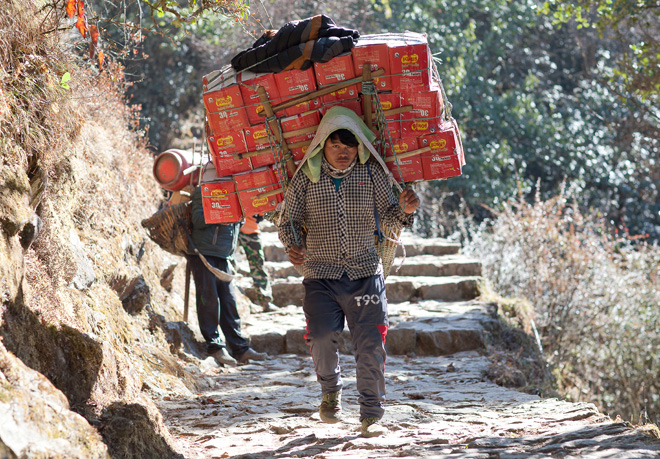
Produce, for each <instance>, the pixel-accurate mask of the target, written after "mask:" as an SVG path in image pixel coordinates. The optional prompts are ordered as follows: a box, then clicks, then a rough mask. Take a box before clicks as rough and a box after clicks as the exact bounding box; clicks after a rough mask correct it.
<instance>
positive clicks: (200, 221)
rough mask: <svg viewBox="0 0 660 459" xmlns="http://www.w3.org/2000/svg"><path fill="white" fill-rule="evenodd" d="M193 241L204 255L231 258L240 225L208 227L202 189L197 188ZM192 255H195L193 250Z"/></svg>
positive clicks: (193, 198)
mask: <svg viewBox="0 0 660 459" xmlns="http://www.w3.org/2000/svg"><path fill="white" fill-rule="evenodd" d="M192 224H193V229H192V240H193V243H194V244H195V247H197V250H199V251H200V253H201V254H202V255H205V256H206V255H210V256H214V257H220V258H231V257H232V256H233V255H234V250H235V249H236V241H237V239H238V232H239V229H240V223H229V224H226V225H221V224H211V225H207V224H206V222H205V221H204V208H203V207H202V188H201V187H197V188H195V192H194V193H193V197H192ZM191 253H194V251H193V250H191Z"/></svg>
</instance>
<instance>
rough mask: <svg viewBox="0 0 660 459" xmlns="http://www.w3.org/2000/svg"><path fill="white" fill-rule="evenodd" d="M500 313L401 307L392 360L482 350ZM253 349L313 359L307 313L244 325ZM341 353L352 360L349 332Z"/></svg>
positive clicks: (395, 309)
mask: <svg viewBox="0 0 660 459" xmlns="http://www.w3.org/2000/svg"><path fill="white" fill-rule="evenodd" d="M496 316H497V307H496V306H495V305H492V304H489V303H483V302H478V301H469V302H455V303H441V302H438V301H432V300H431V301H422V302H419V303H410V302H406V303H401V304H397V305H392V307H391V308H390V328H389V330H388V334H387V339H386V348H387V352H388V354H390V355H436V356H437V355H449V354H454V353H456V352H463V351H470V350H477V349H483V348H484V347H485V342H486V335H487V334H488V333H489V332H491V331H492V330H494V329H496V327H498V326H499V322H498V321H497V319H496ZM244 328H245V331H246V332H247V334H248V335H249V336H250V341H251V345H252V347H254V348H255V349H256V350H257V351H260V352H268V353H269V354H300V355H308V354H309V349H308V347H307V344H306V343H305V338H304V336H305V317H304V314H303V312H302V308H300V307H297V306H287V307H286V308H281V309H280V310H278V311H275V312H269V313H260V314H255V315H252V316H250V317H249V318H248V319H247V320H245V321H244ZM339 351H340V352H341V353H343V354H352V353H353V346H352V342H351V336H350V332H349V331H348V329H347V328H346V329H344V331H343V333H342V334H341V335H340V337H339Z"/></svg>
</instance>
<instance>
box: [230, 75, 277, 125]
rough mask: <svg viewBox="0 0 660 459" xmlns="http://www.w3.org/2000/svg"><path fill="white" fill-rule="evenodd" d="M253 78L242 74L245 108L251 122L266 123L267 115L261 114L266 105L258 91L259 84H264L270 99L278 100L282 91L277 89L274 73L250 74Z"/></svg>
mask: <svg viewBox="0 0 660 459" xmlns="http://www.w3.org/2000/svg"><path fill="white" fill-rule="evenodd" d="M249 76H250V77H251V78H249V79H246V76H245V74H242V78H241V83H240V84H239V87H240V89H241V96H242V97H243V102H244V103H245V110H246V112H247V117H248V120H249V121H250V124H259V123H264V121H265V117H264V116H262V115H260V113H261V112H263V111H264V106H263V104H262V103H261V99H260V98H259V94H258V93H257V86H262V87H263V88H264V89H265V90H266V94H268V100H270V101H276V100H278V99H279V98H280V92H279V90H278V89H277V83H276V82H275V75H274V74H272V73H266V74H254V73H252V74H249Z"/></svg>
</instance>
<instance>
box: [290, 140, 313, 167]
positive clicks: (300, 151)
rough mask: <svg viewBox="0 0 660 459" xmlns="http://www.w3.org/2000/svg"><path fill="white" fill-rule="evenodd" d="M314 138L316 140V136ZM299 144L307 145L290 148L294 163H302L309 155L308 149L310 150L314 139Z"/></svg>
mask: <svg viewBox="0 0 660 459" xmlns="http://www.w3.org/2000/svg"><path fill="white" fill-rule="evenodd" d="M312 138H314V136H312ZM298 143H304V144H305V145H301V146H298V147H296V146H295V144H294V145H293V146H289V151H290V152H291V154H292V155H293V160H294V161H300V160H301V159H303V156H305V153H307V149H308V148H309V145H310V144H311V143H312V139H309V140H306V141H304V142H298Z"/></svg>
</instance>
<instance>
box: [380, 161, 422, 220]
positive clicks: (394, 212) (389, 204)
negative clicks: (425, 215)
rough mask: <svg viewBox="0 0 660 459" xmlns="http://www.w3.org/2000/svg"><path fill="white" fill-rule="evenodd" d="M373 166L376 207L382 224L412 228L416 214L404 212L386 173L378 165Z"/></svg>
mask: <svg viewBox="0 0 660 459" xmlns="http://www.w3.org/2000/svg"><path fill="white" fill-rule="evenodd" d="M371 165H372V167H371V170H372V171H373V181H374V195H375V199H376V207H377V209H378V214H379V216H380V220H381V222H382V224H383V225H386V226H389V227H391V228H396V229H399V228H401V227H411V226H412V224H413V222H414V220H415V213H414V212H413V213H412V214H406V213H405V212H403V210H402V209H401V207H400V205H399V201H398V199H397V198H396V196H394V192H393V191H392V186H391V185H390V182H389V180H388V178H387V175H386V174H385V171H383V169H382V168H381V167H380V165H379V164H377V163H373V162H372V163H371Z"/></svg>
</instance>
